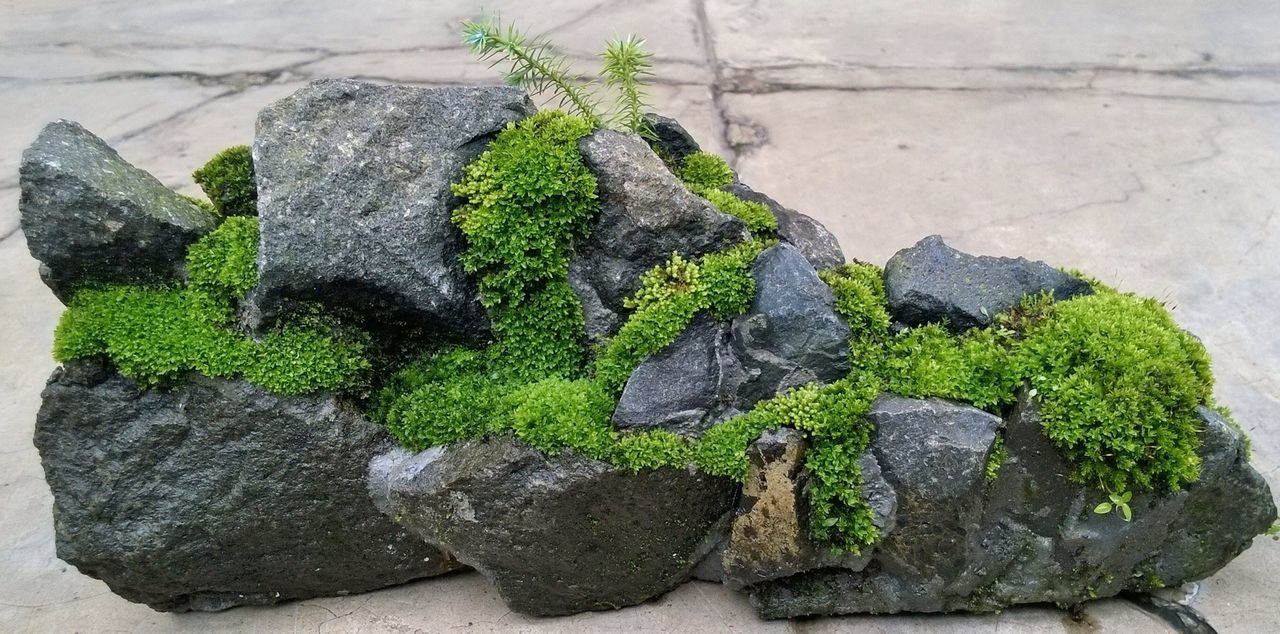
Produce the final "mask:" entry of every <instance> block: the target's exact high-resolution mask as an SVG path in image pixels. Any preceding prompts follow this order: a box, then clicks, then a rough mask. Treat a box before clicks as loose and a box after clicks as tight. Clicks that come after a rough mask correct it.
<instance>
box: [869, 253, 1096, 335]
mask: <svg viewBox="0 0 1280 634" xmlns="http://www.w3.org/2000/svg"><path fill="white" fill-rule="evenodd" d="M884 285H885V292H886V293H887V294H888V297H889V312H890V313H891V314H892V315H893V318H894V319H896V320H898V321H900V322H902V323H904V324H907V325H909V326H918V325H920V324H925V323H929V322H939V321H945V322H946V323H947V326H948V327H949V328H950V329H951V330H952V331H954V332H962V331H964V330H967V329H969V328H975V327H982V326H989V325H991V322H992V319H993V318H994V316H995V315H996V313H999V312H1002V311H1005V310H1008V309H1010V308H1013V307H1014V306H1017V305H1018V304H1019V303H1020V302H1021V301H1022V298H1023V297H1026V296H1027V295H1034V294H1036V293H1040V292H1042V291H1049V292H1051V293H1053V296H1054V298H1055V299H1057V300H1059V301H1061V300H1064V299H1070V298H1072V297H1075V296H1077V295H1087V294H1089V293H1091V292H1092V290H1091V289H1090V288H1089V285H1088V284H1087V283H1085V282H1084V281H1083V280H1081V279H1078V278H1076V277H1073V276H1071V275H1067V274H1066V273H1063V272H1062V271H1059V270H1057V269H1055V268H1053V267H1051V266H1049V265H1048V264H1045V263H1044V262H1033V261H1030V260H1027V259H1025V258H1000V257H991V256H985V255H983V256H973V255H969V254H967V253H962V252H960V251H957V250H955V249H953V248H951V247H949V246H947V245H946V244H944V243H943V241H942V236H936V235H934V236H929V237H927V238H925V239H923V240H921V241H919V242H917V243H916V244H915V246H913V247H910V248H907V249H903V250H901V251H899V252H897V253H896V254H894V256H893V257H892V258H890V259H889V263H888V264H886V265H885V267H884Z"/></svg>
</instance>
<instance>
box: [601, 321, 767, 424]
mask: <svg viewBox="0 0 1280 634" xmlns="http://www.w3.org/2000/svg"><path fill="white" fill-rule="evenodd" d="M741 374H742V370H741V367H740V366H739V364H738V361H737V358H736V357H735V356H734V354H733V351H732V349H731V347H730V343H729V326H728V325H727V324H723V323H719V322H716V321H714V320H712V319H711V318H710V317H707V316H700V317H698V318H696V319H695V320H694V322H693V323H692V324H690V325H689V327H688V328H686V329H685V331H684V332H683V333H681V334H680V336H679V337H678V338H677V339H676V340H675V341H674V342H672V343H671V345H669V346H667V347H666V348H664V349H663V350H662V351H661V352H659V353H657V354H655V355H653V356H651V357H649V358H648V359H645V360H644V362H643V363H641V364H640V367H638V368H636V370H635V371H634V372H632V373H631V378H629V379H627V384H626V387H625V388H623V390H622V396H621V398H619V399H618V406H617V408H616V409H614V412H613V425H614V427H617V428H619V429H627V428H654V427H658V428H662V429H666V430H667V431H671V432H674V433H678V434H683V435H688V436H697V435H699V434H701V433H702V432H703V431H705V430H706V429H707V428H708V427H710V426H712V425H714V424H715V422H716V421H717V420H718V419H719V415H720V414H722V413H724V412H725V411H726V410H727V409H728V408H729V407H730V406H731V403H732V400H733V396H734V394H735V392H736V388H737V384H738V382H740V378H738V377H740V375H741Z"/></svg>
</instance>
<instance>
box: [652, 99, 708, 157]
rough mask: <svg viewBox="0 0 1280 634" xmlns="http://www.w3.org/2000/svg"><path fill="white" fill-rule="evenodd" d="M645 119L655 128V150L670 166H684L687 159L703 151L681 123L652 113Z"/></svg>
mask: <svg viewBox="0 0 1280 634" xmlns="http://www.w3.org/2000/svg"><path fill="white" fill-rule="evenodd" d="M644 118H645V120H646V121H648V122H649V126H650V127H652V128H653V132H654V136H656V137H658V138H657V140H655V141H654V142H653V145H654V146H656V148H655V149H657V150H658V154H659V155H660V156H661V157H662V159H663V160H664V161H666V162H667V163H668V164H670V165H674V166H680V165H683V164H684V159H685V157H687V156H689V155H690V154H696V153H698V152H701V151H702V148H701V147H699V146H698V142H697V141H695V140H693V135H692V134H689V131H688V130H685V129H684V126H682V125H680V122H679V121H676V120H675V119H672V118H670V117H664V116H662V115H660V114H655V113H652V112H646V113H645V115H644Z"/></svg>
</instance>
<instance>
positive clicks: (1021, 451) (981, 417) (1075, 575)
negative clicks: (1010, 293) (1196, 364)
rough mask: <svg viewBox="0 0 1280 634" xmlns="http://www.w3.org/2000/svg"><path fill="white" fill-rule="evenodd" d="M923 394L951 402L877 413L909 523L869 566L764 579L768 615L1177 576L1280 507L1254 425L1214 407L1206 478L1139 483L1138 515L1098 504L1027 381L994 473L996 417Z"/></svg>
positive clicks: (1000, 596)
mask: <svg viewBox="0 0 1280 634" xmlns="http://www.w3.org/2000/svg"><path fill="white" fill-rule="evenodd" d="M911 403H935V404H936V403H941V402H939V401H909V400H907V399H898V398H896V397H894V398H891V399H883V398H882V399H880V400H878V401H877V404H876V406H875V407H874V409H873V414H872V417H873V418H874V419H876V420H877V422H878V424H879V429H878V430H877V432H876V434H875V437H874V439H873V441H872V447H873V448H874V450H875V452H876V456H877V458H878V460H879V462H880V465H881V466H882V468H883V470H884V473H885V478H886V479H887V480H888V481H889V482H890V483H892V484H893V486H894V488H895V490H896V493H897V496H898V513H897V528H895V529H894V531H892V532H891V533H889V535H888V536H887V537H886V538H885V539H884V541H883V542H882V543H881V544H879V545H878V546H877V548H876V551H875V553H874V556H873V559H872V561H871V562H870V563H869V564H867V566H866V568H865V569H863V570H862V571H860V572H850V571H845V570H838V569H833V568H830V567H824V568H820V567H818V566H814V567H813V568H812V569H810V570H809V571H807V572H803V573H800V574H796V575H793V576H791V577H787V578H785V579H778V580H775V581H770V582H766V583H763V584H760V585H759V586H755V587H753V588H752V591H753V595H752V601H753V603H754V604H755V605H756V606H757V608H758V609H759V610H760V612H761V614H762V615H764V616H766V617H770V618H781V617H795V616H803V615H818V614H848V613H881V612H900V611H913V612H937V611H954V610H971V611H990V610H998V609H1001V608H1004V607H1007V606H1010V605H1014V604H1019V603H1044V602H1053V603H1058V604H1064V605H1066V604H1075V603H1080V602H1082V601H1086V600H1089V599H1093V598H1097V597H1108V596H1114V595H1115V594H1117V593H1119V592H1122V591H1126V590H1128V591H1145V590H1148V589H1150V588H1152V587H1158V586H1165V585H1167V586H1175V585H1179V584H1183V583H1186V582H1189V581H1193V580H1195V579H1200V578H1203V577H1205V576H1207V575H1210V574H1213V573H1214V572H1216V571H1217V570H1219V569H1220V568H1221V567H1222V566H1224V565H1225V564H1226V563H1227V562H1229V561H1230V560H1231V559H1233V558H1235V557H1236V556H1237V555H1239V554H1240V552H1242V551H1243V550H1244V549H1245V548H1247V547H1248V546H1249V544H1250V543H1251V541H1252V539H1253V537H1254V536H1255V535H1258V534H1259V533H1261V532H1263V531H1265V530H1266V529H1267V527H1268V526H1270V525H1271V523H1272V522H1274V521H1275V518H1276V507H1275V504H1274V502H1273V500H1272V498H1271V492H1270V489H1269V488H1268V487H1267V483H1266V481H1265V480H1264V479H1263V478H1262V476H1261V475H1260V474H1258V472H1257V471H1255V470H1254V469H1252V468H1251V467H1250V466H1249V465H1248V464H1247V463H1246V462H1245V460H1244V456H1243V441H1242V438H1241V435H1240V433H1239V432H1238V431H1237V430H1236V429H1235V428H1234V427H1232V426H1231V425H1230V424H1228V423H1226V422H1225V421H1224V420H1222V418H1221V417H1219V416H1218V415H1217V414H1216V413H1215V412H1213V411H1212V410H1209V409H1207V408H1201V410H1200V416H1201V418H1202V419H1203V420H1204V430H1203V431H1202V433H1201V440H1202V445H1201V448H1200V450H1199V455H1200V458H1201V461H1202V463H1201V477H1200V480H1199V481H1197V482H1194V483H1191V484H1190V485H1188V486H1187V488H1186V489H1185V490H1182V491H1178V492H1175V493H1168V494H1156V493H1139V494H1135V495H1134V497H1133V499H1132V500H1131V502H1130V504H1131V507H1132V509H1133V521H1131V522H1125V521H1124V520H1123V519H1122V518H1121V517H1120V516H1119V515H1118V514H1115V513H1111V514H1108V515H1098V514H1095V513H1094V512H1093V508H1094V506H1096V505H1097V504H1098V503H1099V502H1101V501H1103V500H1104V498H1105V496H1104V495H1103V494H1102V493H1100V492H1098V491H1095V490H1092V489H1090V488H1087V487H1083V486H1081V485H1079V484H1076V483H1074V482H1072V481H1071V480H1070V478H1069V474H1070V473H1071V470H1070V466H1069V465H1068V464H1067V463H1066V462H1065V461H1064V460H1063V459H1062V458H1061V456H1060V455H1059V454H1058V452H1057V450H1056V449H1055V448H1054V446H1053V444H1052V443H1051V442H1050V441H1049V439H1048V438H1046V437H1045V436H1044V433H1043V431H1042V428H1041V425H1040V419H1039V415H1038V413H1037V407H1036V404H1035V401H1034V399H1032V398H1031V397H1030V396H1029V395H1028V393H1027V392H1025V391H1024V392H1023V393H1022V394H1021V395H1020V398H1019V402H1018V404H1017V406H1016V407H1015V409H1014V410H1013V412H1012V413H1011V414H1010V416H1009V417H1008V419H1007V420H1006V421H1005V429H1004V434H1005V447H1006V450H1007V451H1008V457H1007V458H1006V459H1005V461H1004V462H1003V464H1002V465H1001V466H1000V469H999V471H998V475H997V477H996V479H995V481H994V482H990V483H985V484H984V483H983V481H982V480H983V478H984V476H983V474H982V465H983V464H984V462H983V461H984V460H985V458H982V456H983V451H982V450H981V449H980V448H981V446H982V443H983V441H984V440H987V439H992V438H993V437H994V436H993V432H994V428H993V427H991V422H992V421H991V420H990V418H991V417H990V416H989V415H987V414H984V413H981V412H976V411H974V412H968V413H965V412H963V411H961V410H962V409H968V408H961V406H956V405H946V406H945V408H944V409H939V410H938V412H939V414H941V413H942V412H945V411H950V412H951V414H947V415H946V416H945V417H943V418H938V419H936V420H934V421H932V422H929V421H928V416H923V417H921V416H920V415H921V414H923V413H924V411H925V410H926V409H928V408H926V407H925V406H923V405H914V406H913V405H911ZM930 407H935V408H936V407H940V406H937V405H935V406H930ZM913 410H915V413H911V412H912V411H913ZM948 419H949V420H951V421H952V422H947V421H948ZM965 421H968V422H965ZM957 432H960V433H957ZM963 456H969V457H963ZM978 458H982V461H980V460H978ZM904 478H905V479H904ZM947 509H950V515H948V513H947ZM1226 518H1229V519H1226ZM1224 519H1226V521H1224Z"/></svg>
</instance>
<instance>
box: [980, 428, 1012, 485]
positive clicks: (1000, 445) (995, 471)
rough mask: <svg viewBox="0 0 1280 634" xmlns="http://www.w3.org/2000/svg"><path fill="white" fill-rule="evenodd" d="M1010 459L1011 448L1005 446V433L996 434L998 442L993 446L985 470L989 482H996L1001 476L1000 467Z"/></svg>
mask: <svg viewBox="0 0 1280 634" xmlns="http://www.w3.org/2000/svg"><path fill="white" fill-rule="evenodd" d="M1008 458H1009V448H1008V447H1005V446H1004V433H1003V432H998V433H996V441H995V443H994V444H992V445H991V453H990V454H989V455H988V456H987V466H986V469H985V472H986V476H987V482H995V480H996V478H997V477H998V476H999V475H1000V467H1001V466H1002V465H1003V464H1004V461H1005V460H1006V459H1008Z"/></svg>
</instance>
